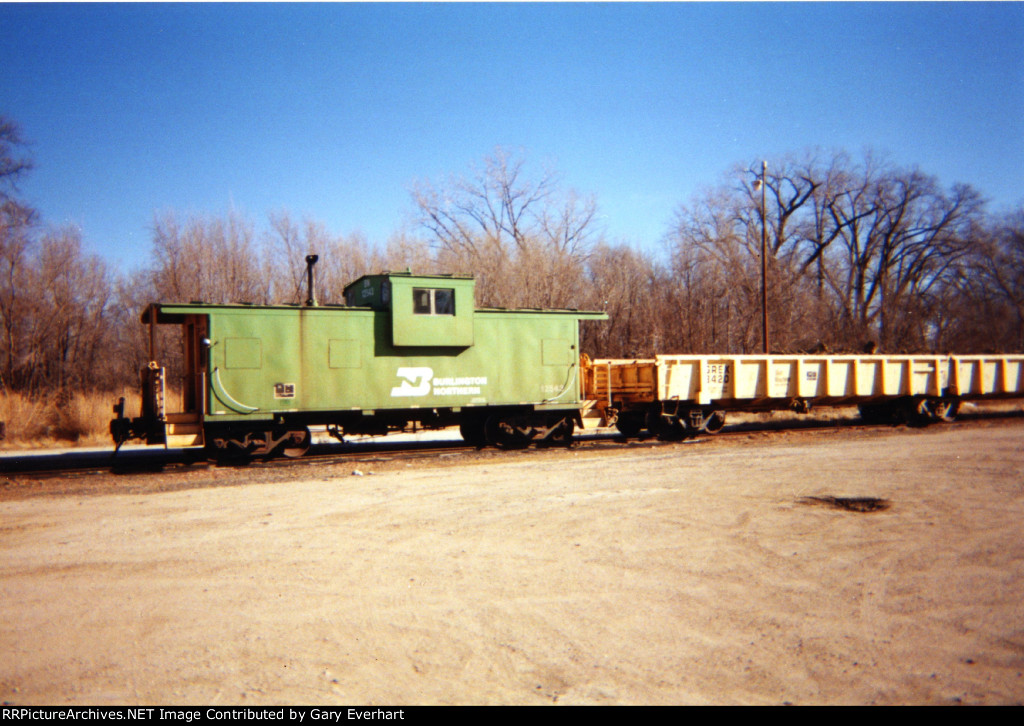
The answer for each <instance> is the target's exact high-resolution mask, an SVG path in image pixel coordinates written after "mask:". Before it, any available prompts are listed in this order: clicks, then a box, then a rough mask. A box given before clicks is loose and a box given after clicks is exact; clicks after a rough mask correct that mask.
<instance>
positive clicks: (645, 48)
mask: <svg viewBox="0 0 1024 726" xmlns="http://www.w3.org/2000/svg"><path fill="white" fill-rule="evenodd" d="M0 114H3V115H6V116H8V117H10V118H12V119H13V120H15V121H16V122H17V123H19V124H20V126H21V128H22V130H23V132H24V134H25V136H27V137H28V138H29V139H30V140H31V142H32V152H33V155H34V157H35V161H36V169H35V170H34V171H33V172H32V174H31V176H29V177H28V178H27V179H26V180H25V181H24V183H23V184H22V185H21V193H22V196H23V197H24V198H25V199H26V200H27V201H28V202H29V203H31V204H33V205H34V206H36V207H37V208H38V209H39V210H40V211H41V212H42V214H43V216H44V220H45V221H47V222H49V223H52V224H75V225H78V226H79V227H80V228H81V230H82V234H83V237H84V239H85V241H86V244H87V246H88V247H89V249H90V250H92V251H95V252H98V253H100V254H101V255H103V256H104V257H106V258H107V259H109V260H110V261H111V262H115V263H117V264H119V265H120V266H121V267H122V269H131V268H132V267H135V266H138V265H141V264H144V263H145V262H146V260H147V258H148V253H149V245H150V233H149V227H150V225H151V222H152V219H153V215H154V213H157V212H161V211H165V210H173V211H176V212H179V213H181V214H193V213H195V214H199V213H203V214H205V213H210V214H223V213H225V212H227V211H228V210H230V209H232V208H233V209H236V210H238V211H240V212H242V213H244V214H246V215H247V216H249V217H250V218H252V219H253V220H254V221H256V222H257V223H258V224H261V223H262V222H263V220H264V219H265V217H266V214H267V213H268V212H271V211H279V210H283V209H287V210H289V211H290V212H291V213H292V215H293V217H295V218H298V219H301V218H303V217H309V218H311V219H314V220H318V221H321V222H323V223H324V224H325V225H326V226H327V228H328V229H329V230H330V231H332V232H334V233H339V234H348V233H350V232H353V231H357V230H358V231H362V232H363V233H365V234H366V235H367V236H368V237H369V238H370V240H371V241H376V242H380V243H383V242H385V241H386V240H387V238H388V236H389V235H390V234H391V233H392V232H394V231H396V230H398V229H400V228H401V227H402V225H403V224H405V223H406V221H407V219H408V215H409V212H410V211H411V200H410V195H409V189H410V187H411V186H412V184H413V183H414V182H415V181H416V180H417V179H428V180H433V181H440V180H443V179H444V178H445V177H447V176H448V175H449V174H460V173H464V172H466V171H467V170H468V169H469V167H470V166H471V165H472V164H475V163H478V162H480V161H481V160H482V159H483V158H484V157H485V156H486V155H488V154H490V153H491V152H492V151H493V150H494V149H495V147H497V146H504V147H506V148H509V149H522V150H523V151H524V153H525V154H526V157H527V159H528V160H529V162H530V163H531V165H532V167H533V169H534V170H535V171H536V173H539V172H540V170H541V168H542V167H543V165H544V164H548V165H550V166H553V167H555V168H556V169H558V170H559V171H560V172H561V174H562V177H563V179H564V183H565V185H566V186H569V187H573V188H575V189H577V190H578V191H580V192H582V193H585V194H593V195H594V196H595V197H596V199H597V202H598V205H599V207H600V210H601V212H602V219H603V221H604V224H605V226H606V231H607V236H608V238H609V239H610V240H612V241H616V242H624V243H628V244H630V245H635V246H638V247H644V248H650V249H654V248H656V246H657V244H658V240H659V239H660V238H661V237H662V236H663V235H664V233H665V232H666V231H667V229H668V225H669V222H670V220H671V217H672V213H673V211H674V209H675V208H676V207H677V206H678V205H679V204H680V203H685V202H687V201H689V200H690V199H691V198H692V197H693V195H694V194H696V193H698V192H699V191H700V190H702V189H704V188H706V187H710V186H714V185H717V184H718V183H720V182H721V181H722V180H723V175H724V174H725V173H726V172H728V171H729V169H730V168H731V167H732V165H733V164H735V163H738V162H753V161H755V160H757V159H761V158H767V159H769V161H770V160H771V159H772V158H773V157H780V156H782V155H785V154H787V153H789V152H800V151H802V150H804V149H807V148H810V147H822V148H824V149H833V148H843V149H847V150H849V151H851V152H853V153H855V154H858V153H860V152H861V151H862V150H863V149H866V148H871V149H874V150H876V151H879V152H882V153H886V154H888V155H889V157H890V158H891V159H892V160H893V161H895V162H896V163H899V164H901V165H907V166H910V165H917V166H919V167H920V168H921V169H923V170H924V171H925V172H927V173H930V174H933V175H935V176H937V177H938V178H939V179H940V181H941V182H942V183H943V184H945V185H947V186H948V185H950V184H952V183H954V182H966V183H969V184H972V185H974V186H975V187H976V188H978V189H979V190H980V191H981V192H982V193H983V194H984V195H986V196H987V197H988V198H989V199H990V200H991V201H992V208H993V209H995V210H1006V209H1009V208H1011V207H1014V206H1016V205H1019V204H1021V203H1022V202H1024V4H1021V3H993V4H989V3H907V4H903V3H864V4H860V3H821V4H818V3H781V4H775V3H764V4H762V3H709V4H702V3H653V4H647V3H621V4H620V3H599V4H590V3H580V4H560V3H541V4H521V3H508V4H463V3H457V4H423V5H419V4H350V3H341V4H301V5H279V4H254V5H250V4H235V3H229V4H170V5H163V4H148V3H147V4H138V5H136V4H112V5H106V4H85V5H53V4H42V5H34V4H32V5H25V4H0Z"/></svg>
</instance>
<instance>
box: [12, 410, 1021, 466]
mask: <svg viewBox="0 0 1024 726" xmlns="http://www.w3.org/2000/svg"><path fill="white" fill-rule="evenodd" d="M1014 418H1024V411H1018V410H1013V411H984V410H978V411H974V412H970V413H964V414H963V415H961V417H960V419H959V420H960V421H962V422H972V421H986V420H1000V419H1014ZM940 425H945V424H940ZM892 428H894V427H893V426H892V425H889V424H868V423H865V422H863V421H861V420H859V419H858V418H856V417H849V418H833V419H818V418H812V417H802V418H793V419H781V420H778V419H769V420H762V421H759V420H750V421H742V422H738V423H730V424H728V425H726V426H725V428H723V429H722V431H721V432H719V433H718V434H715V435H708V434H702V435H700V436H698V437H697V438H693V439H686V440H685V441H684V442H681V443H696V442H702V441H710V440H712V439H723V440H729V439H731V438H734V437H743V436H749V435H750V434H755V433H761V434H770V433H771V432H781V431H790V432H795V431H800V432H807V433H813V432H822V431H835V430H837V429H864V430H870V429H892ZM623 444H624V437H622V436H621V435H619V434H618V433H616V432H614V431H602V432H599V433H585V434H582V435H579V436H577V437H576V440H575V443H574V445H573V446H574V448H575V449H576V450H579V451H587V450H608V449H617V448H621V447H622V446H623ZM629 444H630V445H631V446H633V447H634V448H635V447H651V448H654V447H663V446H678V445H679V443H672V442H664V441H659V440H658V439H657V438H655V437H654V436H643V437H640V438H635V439H630V440H629ZM557 448H559V447H556V446H551V447H544V448H541V449H537V448H534V447H531V448H529V449H525V450H523V451H519V452H506V451H499V450H496V449H484V450H479V449H477V448H476V447H474V446H470V445H467V444H466V443H464V442H462V441H459V440H455V441H437V440H433V441H430V440H428V441H414V442H409V441H401V442H397V441H388V439H387V437H381V438H379V439H375V440H360V441H356V442H350V443H344V444H342V443H321V444H314V445H313V446H312V447H311V448H310V450H309V452H308V453H307V454H306V455H305V456H303V457H302V458H299V459H269V460H260V459H256V460H253V461H250V462H247V463H243V464H236V465H234V466H232V465H231V464H225V463H218V462H214V461H211V460H208V459H207V458H206V456H205V452H204V451H203V450H202V449H144V448H139V449H128V450H122V451H121V452H119V453H118V454H117V456H116V457H115V456H114V455H113V452H112V451H106V452H97V451H88V452H81V451H74V450H71V451H63V452H59V453H55V454H35V453H27V454H24V455H7V456H3V457H0V471H2V474H0V482H2V480H3V478H4V477H6V478H8V479H17V478H23V477H32V478H68V477H88V476H90V475H101V474H102V475H107V474H122V475H131V474H140V473H141V474H147V473H168V474H172V473H174V472H186V471H195V470H197V469H217V468H225V467H232V468H237V469H244V468H246V467H252V468H253V469H259V470H274V469H282V468H289V467H294V468H302V467H308V466H329V465H341V464H345V465H346V466H348V465H351V466H352V467H353V470H358V468H359V467H360V466H366V465H372V464H380V463H383V462H396V461H401V460H433V459H439V458H443V457H446V456H463V455H467V454H473V453H476V452H480V453H481V454H482V455H485V456H486V455H490V456H493V457H509V456H516V455H521V454H523V453H526V452H531V451H538V450H540V451H544V450H549V449H557Z"/></svg>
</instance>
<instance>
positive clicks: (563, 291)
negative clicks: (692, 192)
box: [0, 118, 1024, 394]
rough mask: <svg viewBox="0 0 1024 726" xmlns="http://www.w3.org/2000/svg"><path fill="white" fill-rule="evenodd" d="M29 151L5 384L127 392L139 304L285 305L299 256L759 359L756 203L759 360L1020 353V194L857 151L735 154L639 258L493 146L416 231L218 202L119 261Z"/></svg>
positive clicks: (418, 200) (629, 346)
mask: <svg viewBox="0 0 1024 726" xmlns="http://www.w3.org/2000/svg"><path fill="white" fill-rule="evenodd" d="M26 148H27V147H26V145H25V143H24V141H23V139H22V136H21V134H20V131H19V129H18V127H17V126H16V125H15V124H14V123H12V122H10V121H9V120H7V119H3V118H0V334H2V346H0V390H3V391H22V392H28V393H30V394H33V393H52V392H55V391H57V392H60V391H81V390H114V389H117V388H121V387H124V386H127V387H132V386H134V384H135V381H136V380H137V375H138V370H139V368H141V367H142V366H144V365H145V363H146V358H147V356H148V346H147V336H146V331H145V329H144V328H143V326H142V325H141V324H140V321H139V315H140V313H141V311H142V309H143V308H144V307H145V304H146V303H148V302H151V301H156V300H159V301H192V300H203V301H206V302H222V303H223V302H242V301H244V302H250V303H255V304H269V303H292V304H298V303H301V302H302V301H303V300H304V299H305V289H304V262H303V260H304V257H305V255H306V254H308V253H311V252H315V253H317V254H318V255H319V256H320V263H319V264H318V266H317V275H318V297H319V299H320V301H321V302H327V303H338V304H340V303H341V302H342V301H343V297H342V289H343V288H344V286H345V285H346V284H347V283H349V282H351V281H352V280H355V279H356V278H358V277H359V276H361V275H363V274H368V273H373V272H379V271H381V270H405V269H411V270H414V271H416V272H420V273H425V274H426V273H456V274H471V275H473V276H475V277H476V279H477V300H476V303H477V305H478V306H480V307H532V308H549V307H555V308H582V309H597V310H605V311H607V312H608V313H609V316H610V320H609V321H608V322H605V323H587V324H586V325H585V328H584V341H583V342H584V350H585V351H587V352H589V353H590V354H591V355H596V356H600V357H647V356H651V355H653V354H654V353H655V352H673V353H687V352H694V353H710V352H719V353H752V352H759V351H760V345H761V307H760V306H761V235H762V213H763V219H764V228H763V229H764V235H765V239H766V242H767V270H768V274H767V297H768V316H769V328H770V331H771V340H772V350H773V352H777V353H796V352H815V351H822V352H823V351H831V352H853V351H861V350H863V349H865V348H870V349H878V350H880V351H886V352H940V353H941V352H959V353H972V352H1020V351H1024V207H1022V208H1020V209H1017V210H1016V211H1012V212H1009V213H1001V214H993V213H991V212H989V211H988V209H987V208H986V205H985V203H984V200H983V199H982V197H981V195H980V194H979V193H978V192H977V191H976V190H974V189H972V188H970V187H969V186H966V185H954V186H952V187H948V188H946V187H943V186H942V184H941V183H940V182H939V181H938V180H937V179H936V178H934V177H932V176H929V175H927V174H925V173H924V172H922V171H920V170H918V169H913V168H910V169H908V168H902V167H898V166H896V165H894V164H892V163H889V162H887V161H885V160H884V159H880V158H877V157H876V156H874V155H872V154H870V153H867V154H864V155H863V156H861V157H859V158H855V157H853V156H851V155H850V154H848V153H846V152H842V151H840V152H832V153H825V152H821V151H814V152H807V153H804V154H802V155H793V156H788V157H785V158H780V159H770V160H769V161H768V166H767V169H768V170H767V173H763V172H762V166H761V161H760V160H758V161H755V162H752V163H750V164H747V165H740V166H738V167H736V168H734V169H733V170H731V171H730V172H729V173H728V174H727V175H726V177H725V178H726V179H728V180H729V181H728V182H726V183H723V184H721V185H720V186H718V187H715V188H711V189H708V190H707V191H705V192H703V193H701V194H700V195H699V196H697V197H696V198H695V199H694V200H692V201H691V202H689V203H686V204H681V205H680V206H679V207H678V208H677V209H676V211H675V214H674V217H673V220H672V224H671V226H670V228H669V229H667V230H666V234H665V236H664V239H663V240H662V241H661V247H660V249H658V250H653V251H644V250H639V249H636V248H635V247H632V246H630V245H629V244H627V243H625V242H621V241H613V240H609V239H608V238H607V235H606V234H605V233H604V231H603V230H602V228H601V227H600V224H599V221H598V220H599V216H598V206H597V202H596V200H595V199H594V198H593V197H592V196H587V195H583V194H580V193H578V192H576V191H574V190H572V189H571V188H567V187H566V186H565V185H564V183H563V180H562V179H561V177H560V175H559V174H558V173H557V172H556V171H553V170H548V169H544V170H541V171H539V172H534V171H533V170H532V169H531V168H530V167H529V165H528V164H527V162H526V159H525V156H524V154H522V153H512V152H509V151H507V150H504V149H500V148H499V149H497V150H495V152H494V153H493V154H492V155H490V156H489V157H487V158H485V159H484V160H482V162H481V163H480V164H479V165H478V166H476V167H474V168H473V169H471V170H469V171H468V172H466V173H464V174H461V175H453V176H451V177H450V178H447V179H444V180H439V181H437V180H436V181H421V182H419V183H417V184H415V185H414V186H413V188H412V190H411V205H412V208H413V211H414V223H413V226H412V227H411V228H410V229H409V230H408V231H406V232H403V233H398V234H396V235H394V236H393V237H392V238H391V239H390V240H388V241H387V242H385V243H383V244H381V243H375V242H371V241H370V240H367V239H366V238H365V237H363V236H362V235H360V234H349V235H338V234H336V233H333V232H331V231H329V230H327V229H326V228H325V227H324V226H323V225H322V224H320V223H318V222H315V221H311V220H301V221H300V220H296V219H295V218H294V217H292V216H291V215H290V214H289V213H288V212H285V211H280V212H273V213H271V214H269V215H268V216H267V219H266V221H265V223H264V224H263V225H261V226H260V227H259V228H258V227H257V225H256V223H254V222H253V220H251V219H248V218H246V217H245V216H243V215H239V214H237V213H234V212H232V213H228V214H224V215H206V216H203V215H192V216H183V215H181V214H179V213H176V212H165V213H160V214H157V215H156V216H155V217H154V219H153V224H152V229H151V233H152V247H151V252H150V257H149V263H148V264H147V265H146V266H145V267H144V268H142V269H138V270H134V271H131V272H128V273H121V272H116V271H114V270H112V269H111V268H110V267H109V266H108V265H106V264H105V262H104V261H103V260H102V259H101V258H100V257H98V256H97V255H95V254H92V253H90V252H88V251H87V250H86V249H85V247H84V245H83V242H82V238H81V233H80V232H79V231H78V230H77V229H75V228H73V227H52V226H48V225H46V224H45V223H44V222H43V220H41V219H40V216H39V214H38V213H37V212H36V211H35V210H34V209H33V208H32V207H31V204H30V203H29V202H26V201H25V200H22V199H21V198H20V197H19V195H18V182H19V181H20V179H21V178H22V177H23V176H24V175H25V174H27V173H29V172H30V170H31V167H32V162H31V158H30V156H29V155H28V153H27V151H26ZM762 177H763V184H764V188H763V189H760V188H759V184H760V183H761V182H762ZM762 198H763V199H764V200H765V204H764V206H763V208H762V205H761V201H762ZM174 346H175V344H173V343H170V344H169V347H170V349H173V348H174ZM164 349H165V350H166V349H168V346H164Z"/></svg>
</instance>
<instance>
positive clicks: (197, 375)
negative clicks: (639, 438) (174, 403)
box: [111, 273, 606, 456]
mask: <svg viewBox="0 0 1024 726" xmlns="http://www.w3.org/2000/svg"><path fill="white" fill-rule="evenodd" d="M473 287H474V280H473V279H472V278H469V277H454V276H422V275H412V274H410V273H385V274H380V275H368V276H366V277H362V278H360V279H359V280H356V281H355V282H354V283H352V284H351V285H349V286H348V287H347V288H346V289H345V301H346V305H344V306H330V305H325V306H318V305H306V306H301V307H300V306H288V305H278V306H253V305H238V304H236V305H211V304H202V303H192V304H152V305H150V306H149V307H148V308H147V309H146V311H145V313H144V314H143V322H145V323H147V324H149V325H150V326H151V340H152V341H155V340H156V335H155V332H154V331H155V326H157V325H161V324H171V325H180V326H181V327H182V332H183V339H184V352H183V359H184V362H183V366H182V368H183V373H182V375H181V381H180V385H181V388H182V396H181V398H182V401H183V404H182V406H181V408H182V409H183V410H182V411H179V412H168V411H166V410H165V409H166V406H165V402H164V400H165V397H164V389H165V386H166V385H167V384H168V382H167V381H165V378H166V375H165V373H164V369H163V368H161V367H160V365H159V364H158V363H156V362H155V361H156V351H155V350H152V351H151V355H150V358H151V360H152V361H153V362H151V363H150V364H149V367H148V368H147V369H146V370H145V371H144V372H143V373H144V376H143V378H144V380H143V410H142V416H140V417H139V418H137V419H126V418H124V417H123V404H122V405H121V409H120V411H119V412H118V418H116V419H115V420H114V421H113V422H111V433H112V434H113V436H114V439H115V442H116V443H117V444H118V445H120V443H122V442H123V441H125V440H127V439H129V438H133V437H143V438H146V440H147V441H148V442H149V443H152V444H156V443H159V444H165V445H167V446H197V445H206V446H207V447H209V448H211V449H214V450H215V451H217V452H220V453H233V452H234V453H243V452H245V453H249V454H256V455H268V454H272V453H276V452H281V453H284V454H285V455H289V456H297V455H301V454H302V453H304V452H305V450H306V449H307V448H308V446H309V440H310V435H309V426H326V427H327V428H328V430H329V431H330V432H331V433H333V434H334V435H335V436H337V437H338V438H341V437H342V436H344V435H345V434H367V433H369V434H382V433H387V432H388V431H396V430H405V429H408V428H421V427H422V428H441V427H447V426H454V425H458V426H460V428H461V430H462V433H463V436H464V437H465V438H466V440H467V441H470V442H471V443H474V444H478V445H482V444H484V443H492V444H495V445H498V446H503V447H516V446H522V445H526V444H529V442H530V441H532V440H551V441H568V440H571V436H572V431H573V428H574V425H577V424H579V423H580V408H581V405H582V401H581V395H582V394H581V386H580V378H579V360H580V349H579V321H580V320H603V319H606V315H605V314H604V313H598V312H581V311H577V310H504V309H477V308H476V307H475V305H474V294H473V293H474V290H473ZM312 298H313V295H312V294H311V295H310V299H311V301H312ZM151 347H153V348H155V342H154V343H153V345H152V346H151ZM172 383H177V382H176V381H175V382H172Z"/></svg>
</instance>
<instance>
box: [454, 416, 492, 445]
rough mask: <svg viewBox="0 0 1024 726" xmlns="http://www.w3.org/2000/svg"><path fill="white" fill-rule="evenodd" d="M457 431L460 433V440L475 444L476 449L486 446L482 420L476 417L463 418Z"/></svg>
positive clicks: (485, 434)
mask: <svg viewBox="0 0 1024 726" xmlns="http://www.w3.org/2000/svg"><path fill="white" fill-rule="evenodd" d="M459 433H460V434H462V440H463V441H465V442H466V443H467V444H469V445H470V446H475V447H477V448H478V449H482V448H483V447H485V446H487V433H486V432H485V430H484V422H483V421H481V420H480V419H478V418H468V419H463V421H462V422H461V423H460V424H459Z"/></svg>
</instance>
